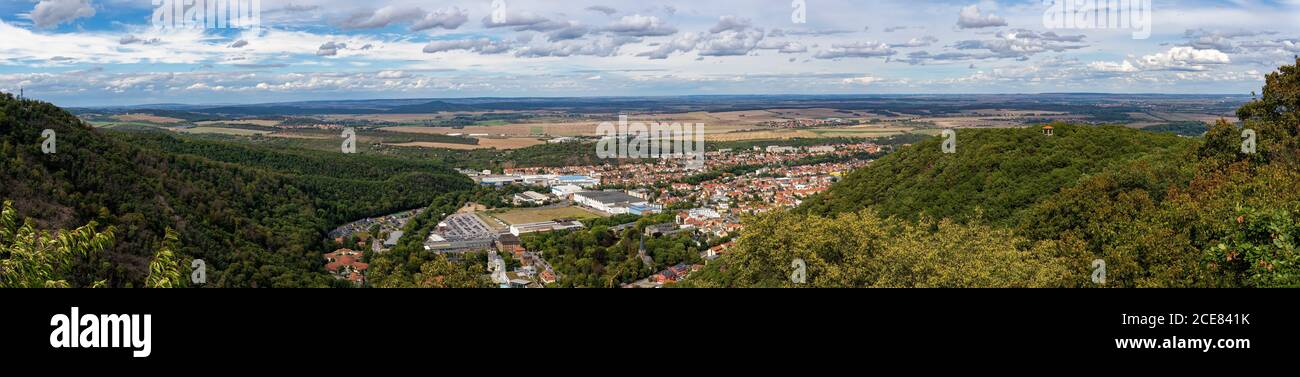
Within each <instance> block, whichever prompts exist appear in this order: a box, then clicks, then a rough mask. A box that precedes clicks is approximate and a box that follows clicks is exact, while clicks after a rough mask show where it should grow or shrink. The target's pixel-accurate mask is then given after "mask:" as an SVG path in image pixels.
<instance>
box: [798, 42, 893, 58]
mask: <svg viewBox="0 0 1300 377" xmlns="http://www.w3.org/2000/svg"><path fill="white" fill-rule="evenodd" d="M897 53H898V52H897V51H895V50H894V49H892V48H890V47H889V45H888V44H885V43H880V42H854V43H840V44H833V45H831V48H830V49H829V50H825V51H821V52H818V53H817V55H816V57H817V58H818V59H840V58H878V57H886V56H893V55H894V54H897Z"/></svg>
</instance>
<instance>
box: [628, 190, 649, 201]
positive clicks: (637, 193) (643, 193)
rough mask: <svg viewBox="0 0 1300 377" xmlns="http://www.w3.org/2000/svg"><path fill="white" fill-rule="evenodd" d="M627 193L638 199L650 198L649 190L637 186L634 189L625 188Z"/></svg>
mask: <svg viewBox="0 0 1300 377" xmlns="http://www.w3.org/2000/svg"><path fill="white" fill-rule="evenodd" d="M627 194H628V195H631V196H633V197H636V198H639V199H645V200H650V190H646V189H643V188H639V189H635V190H627Z"/></svg>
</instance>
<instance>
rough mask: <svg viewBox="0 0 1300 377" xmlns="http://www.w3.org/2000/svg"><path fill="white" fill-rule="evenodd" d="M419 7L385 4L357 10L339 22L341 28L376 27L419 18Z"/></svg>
mask: <svg viewBox="0 0 1300 377" xmlns="http://www.w3.org/2000/svg"><path fill="white" fill-rule="evenodd" d="M420 13H421V11H420V10H419V8H407V7H396V6H391V5H390V6H386V7H383V8H379V9H376V10H359V11H356V12H354V13H352V15H350V16H348V17H347V18H345V19H343V20H342V21H340V22H339V27H340V28H343V29H377V28H384V27H388V25H392V24H394V23H402V22H410V21H413V20H415V19H417V18H420Z"/></svg>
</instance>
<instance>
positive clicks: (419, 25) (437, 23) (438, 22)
mask: <svg viewBox="0 0 1300 377" xmlns="http://www.w3.org/2000/svg"><path fill="white" fill-rule="evenodd" d="M468 21H469V13H466V12H465V11H464V10H461V9H460V8H456V7H452V8H450V9H439V10H436V11H433V12H429V13H428V14H425V15H424V18H422V19H420V20H419V21H416V22H415V23H413V24H411V31H422V30H429V29H433V28H443V29H447V30H455V29H457V28H460V26H461V25H464V24H465V23H466V22H468Z"/></svg>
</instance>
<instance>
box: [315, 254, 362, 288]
mask: <svg viewBox="0 0 1300 377" xmlns="http://www.w3.org/2000/svg"><path fill="white" fill-rule="evenodd" d="M361 256H362V253H361V252H360V251H355V250H352V249H338V250H335V251H334V252H332V253H326V254H325V255H324V257H325V263H326V264H325V270H326V271H329V273H330V275H333V276H334V278H335V279H342V280H348V281H351V282H352V283H353V284H356V285H361V284H364V283H365V281H366V276H365V271H366V270H367V269H370V265H369V264H366V263H362V262H361Z"/></svg>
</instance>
